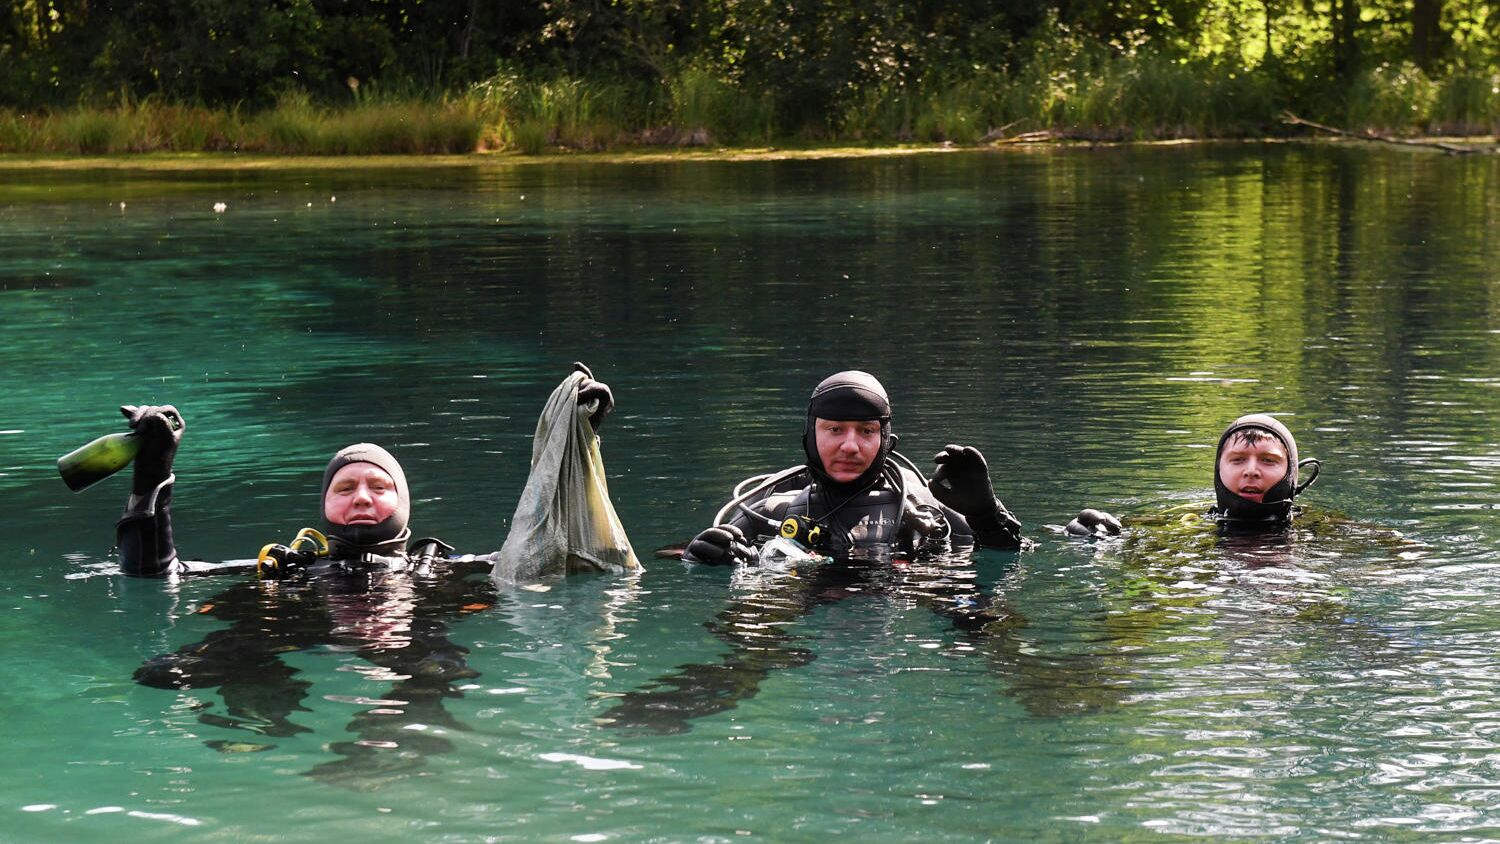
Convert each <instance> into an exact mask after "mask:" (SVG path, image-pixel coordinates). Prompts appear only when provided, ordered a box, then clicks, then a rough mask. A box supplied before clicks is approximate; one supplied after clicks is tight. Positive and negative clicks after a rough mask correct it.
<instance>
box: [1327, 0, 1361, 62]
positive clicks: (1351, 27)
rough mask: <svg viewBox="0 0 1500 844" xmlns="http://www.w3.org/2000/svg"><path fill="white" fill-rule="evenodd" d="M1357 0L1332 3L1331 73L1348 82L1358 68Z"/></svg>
mask: <svg viewBox="0 0 1500 844" xmlns="http://www.w3.org/2000/svg"><path fill="white" fill-rule="evenodd" d="M1358 27H1359V0H1334V2H1333V72H1334V74H1335V75H1336V76H1338V78H1339V79H1342V80H1346V81H1347V80H1349V79H1350V78H1351V77H1353V76H1354V73H1355V71H1356V70H1357V69H1358V66H1359V42H1358V41H1357V40H1356V37H1357V32H1358Z"/></svg>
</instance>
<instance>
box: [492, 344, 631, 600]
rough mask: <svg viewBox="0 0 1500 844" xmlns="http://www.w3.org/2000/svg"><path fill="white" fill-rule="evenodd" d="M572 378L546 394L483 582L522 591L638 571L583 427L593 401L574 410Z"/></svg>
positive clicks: (579, 376)
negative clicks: (522, 480) (590, 574)
mask: <svg viewBox="0 0 1500 844" xmlns="http://www.w3.org/2000/svg"><path fill="white" fill-rule="evenodd" d="M583 380H584V375H583V373H581V372H574V373H573V374H571V375H569V376H568V377H567V378H566V379H564V380H563V382H562V383H561V384H559V385H558V386H557V389H556V390H553V391H552V397H551V398H549V399H548V400H547V406H546V407H544V408H542V416H541V418H540V419H538V420H537V423H536V435H535V437H534V438H533V439H532V441H531V475H530V477H528V478H527V479H526V488H525V489H524V490H523V491H522V492H521V500H520V501H519V502H518V503H517V504H516V515H515V518H514V519H512V520H511V524H510V534H509V535H508V536H506V537H505V545H504V546H502V547H501V548H500V550H499V551H498V552H496V554H495V567H494V569H492V570H491V572H490V576H491V577H492V578H493V579H494V580H496V581H497V582H500V583H524V582H527V581H531V580H536V579H539V578H543V577H548V576H552V575H561V574H565V573H567V572H570V571H580V570H583V571H614V572H618V571H623V570H625V569H634V568H639V567H640V562H639V561H638V560H636V558H635V552H634V551H633V550H631V548H630V540H629V539H628V538H626V536H625V529H624V528H623V527H621V525H620V518H619V516H617V515H615V507H614V505H613V504H612V503H610V500H609V486H608V485H607V484H606V483H605V480H604V458H603V457H602V456H601V455H600V454H599V438H598V437H596V436H594V429H593V427H592V426H591V425H589V414H591V413H593V412H594V411H595V410H597V409H598V406H599V403H598V402H597V401H593V402H589V403H588V404H586V405H583V406H581V407H580V406H579V404H578V385H579V383H580V382H581V381H583Z"/></svg>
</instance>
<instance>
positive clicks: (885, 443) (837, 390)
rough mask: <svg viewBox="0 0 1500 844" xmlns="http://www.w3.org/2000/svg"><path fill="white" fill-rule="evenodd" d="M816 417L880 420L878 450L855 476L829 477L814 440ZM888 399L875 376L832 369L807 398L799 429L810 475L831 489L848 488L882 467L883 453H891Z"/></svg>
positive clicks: (853, 488) (864, 483) (862, 483)
mask: <svg viewBox="0 0 1500 844" xmlns="http://www.w3.org/2000/svg"><path fill="white" fill-rule="evenodd" d="M818 419H833V420H838V421H849V422H870V421H877V420H878V421H879V422H880V452H879V453H878V454H876V455H875V459H874V460H873V461H871V463H870V468H868V469H866V470H865V471H864V473H863V474H861V475H860V476H859V477H858V478H855V479H854V480H852V481H850V482H848V483H839V482H838V481H835V480H834V479H833V478H831V477H829V475H828V472H827V470H826V469H825V468H824V466H823V459H822V458H821V457H819V456H818V440H817V432H816V430H815V425H814V422H815V420H818ZM892 445H893V443H892V436H891V400H890V397H889V396H887V395H886V392H885V387H883V386H881V384H880V382H879V381H878V380H876V378H875V376H873V375H871V374H870V373H868V372H860V371H859V370H857V369H849V370H845V371H844V372H836V373H834V374H832V375H830V376H828V377H827V378H824V379H823V380H822V381H821V382H819V384H818V386H817V387H816V388H815V389H814V390H813V392H812V396H811V397H810V398H809V399H808V400H807V421H806V423H805V425H804V427H803V429H802V450H803V451H804V452H805V453H806V454H807V468H808V469H809V470H810V471H811V472H812V474H813V477H814V478H815V479H817V481H818V483H819V484H822V485H824V486H827V487H831V488H832V489H835V490H839V491H844V492H852V491H857V490H860V489H863V488H864V487H866V486H869V485H870V483H871V482H872V481H874V479H875V478H877V477H879V475H880V473H881V472H882V471H883V470H884V469H885V460H886V456H887V455H889V454H890V453H891V447H892Z"/></svg>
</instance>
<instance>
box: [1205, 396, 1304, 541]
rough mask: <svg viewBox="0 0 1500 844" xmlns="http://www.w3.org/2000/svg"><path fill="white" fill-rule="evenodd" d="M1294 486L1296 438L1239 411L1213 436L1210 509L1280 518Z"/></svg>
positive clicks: (1251, 517) (1270, 422)
mask: <svg viewBox="0 0 1500 844" xmlns="http://www.w3.org/2000/svg"><path fill="white" fill-rule="evenodd" d="M1301 491H1302V490H1301V489H1299V488H1298V487H1297V440H1296V439H1295V438H1293V437H1292V432H1291V431H1289V430H1288V429H1287V427H1286V426H1285V425H1283V424H1281V422H1280V421H1278V420H1276V419H1274V418H1272V417H1270V416H1267V415H1265V414H1263V413H1256V414H1251V415H1249V416H1241V417H1240V418H1238V419H1236V420H1234V421H1233V422H1231V423H1230V425H1229V427H1228V428H1225V429H1224V433H1223V434H1222V435H1220V437H1219V448H1218V451H1217V452H1216V453H1215V456H1214V497H1215V499H1216V504H1217V506H1216V507H1215V510H1216V512H1217V513H1218V514H1219V515H1220V516H1221V517H1223V518H1227V519H1237V520H1245V521H1280V520H1284V519H1286V518H1288V517H1289V516H1290V515H1291V511H1292V498H1293V497H1295V496H1296V495H1297V493H1299V492H1301Z"/></svg>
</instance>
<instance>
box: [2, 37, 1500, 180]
mask: <svg viewBox="0 0 1500 844" xmlns="http://www.w3.org/2000/svg"><path fill="white" fill-rule="evenodd" d="M787 105H789V103H788V102H778V100H777V98H776V96H775V95H774V94H771V93H753V92H749V91H745V90H742V89H740V88H739V87H737V86H736V85H735V84H732V83H729V82H726V81H724V80H721V79H718V78H715V77H714V76H712V75H710V74H706V73H699V72H684V73H681V74H678V75H677V76H676V77H674V78H670V79H664V80H662V81H661V82H660V83H659V84H657V85H640V84H628V83H624V82H612V81H608V80H588V79H580V78H574V77H567V76H553V77H535V78H532V77H521V76H518V75H515V74H497V75H496V76H494V77H492V78H490V79H488V80H486V81H484V82H482V83H480V84H477V85H474V86H472V87H471V88H468V89H466V90H464V91H460V92H454V93H451V94H448V95H443V96H438V97H401V96H390V95H382V96H373V95H359V96H357V97H355V98H353V99H351V100H347V101H345V102H344V103H342V104H338V105H334V104H328V103H319V102H314V101H313V100H312V99H311V98H310V97H309V96H308V95H307V94H306V93H305V92H289V93H286V94H284V95H283V96H282V97H281V99H280V100H278V101H277V102H276V103H275V104H274V105H271V106H269V107H267V108H264V109H261V110H249V109H242V108H239V107H227V108H209V107H205V106H200V105H189V104H182V103H171V102H164V101H160V100H154V99H149V100H146V101H142V102H127V103H125V104H121V105H113V106H90V105H87V104H82V105H77V106H72V107H66V108H58V109H53V110H43V111H34V112H23V111H17V110H15V109H5V108H0V154H4V153H11V154H16V153H22V154H48V153H52V154H71V155H85V156H88V155H113V154H119V153H162V152H165V153H179V154H181V153H221V154H239V155H270V156H276V155H298V156H310V157H317V156H365V155H426V156H445V155H471V154H474V153H494V152H504V153H512V154H521V155H542V154H551V153H557V152H567V153H570V154H577V153H606V154H608V153H619V152H624V153H627V154H629V153H634V152H636V151H639V150H672V151H683V152H691V151H694V150H705V149H707V150H722V149H747V148H748V149H763V148H767V147H771V146H777V147H784V148H793V149H795V148H800V147H809V148H813V147H834V148H863V147H879V148H888V147H901V146H905V145H913V146H916V147H924V146H932V145H936V144H942V143H948V144H953V145H955V146H961V147H975V146H982V145H985V144H989V143H993V142H996V141H1005V142H1010V141H1016V140H1026V139H1060V140H1072V141H1080V142H1091V143H1100V142H1115V141H1165V140H1182V139H1190V140H1202V139H1260V138H1265V137H1276V138H1280V137H1297V136H1301V135H1304V134H1305V130H1301V129H1292V128H1290V127H1288V126H1286V125H1285V124H1284V123H1283V115H1284V114H1285V113H1287V112H1295V113H1296V114H1298V115H1299V116H1300V117H1303V118H1307V119H1309V120H1313V121H1317V122H1319V123H1322V124H1325V125H1328V126H1334V127H1339V128H1342V129H1347V130H1350V131H1354V132H1376V133H1379V134H1383V135H1390V136H1405V137H1413V136H1422V135H1429V136H1488V135H1495V134H1500V69H1497V68H1490V67H1478V66H1461V67H1458V68H1455V69H1453V70H1451V71H1450V72H1448V73H1447V74H1445V75H1442V76H1438V77H1430V76H1428V75H1427V74H1426V73H1425V72H1423V71H1421V70H1419V69H1417V68H1415V67H1414V66H1410V65H1406V64H1401V65H1381V66H1379V67H1376V68H1373V69H1370V70H1369V71H1367V72H1365V73H1364V74H1362V75H1360V76H1358V77H1357V78H1354V79H1352V80H1350V81H1347V82H1346V83H1344V84H1343V85H1342V86H1341V87H1338V88H1330V87H1328V86H1327V85H1322V86H1320V87H1315V88H1309V87H1307V86H1306V85H1302V84H1299V83H1295V82H1292V81H1288V78H1287V77H1286V75H1285V74H1284V73H1282V72H1279V71H1278V70H1277V69H1276V68H1275V67H1262V68H1258V69H1250V70H1246V69H1244V68H1235V67H1231V66H1228V65H1225V64H1223V63H1205V62H1184V61H1172V60H1168V59H1166V58H1163V57H1161V56H1152V55H1144V54H1143V55H1136V56H1132V57H1128V58H1113V59H1100V58H1098V57H1093V58H1090V54H1086V53H1080V54H1079V55H1076V56H1070V57H1064V58H1049V59H1045V60H1043V59H1038V60H1036V61H1034V62H1032V63H1030V64H1027V65H1024V66H1023V67H1021V68H1019V69H1017V70H1014V71H1008V72H1007V71H987V70H983V69H976V70H974V71H973V75H972V76H966V77H957V78H946V79H941V80H939V79H932V80H927V81H923V82H918V83H914V84H912V85H909V86H873V87H869V88H864V89H860V90H857V91H853V92H850V93H849V94H848V95H847V96H846V97H844V99H842V100H841V101H840V102H838V103H837V104H835V105H834V106H832V109H833V111H832V112H830V113H827V114H823V115H821V116H820V117H818V118H817V119H815V120H814V121H813V122H812V123H805V122H788V121H793V118H791V117H788V116H787V114H786V112H787V109H786V108H785V107H786V106H787Z"/></svg>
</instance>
